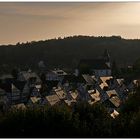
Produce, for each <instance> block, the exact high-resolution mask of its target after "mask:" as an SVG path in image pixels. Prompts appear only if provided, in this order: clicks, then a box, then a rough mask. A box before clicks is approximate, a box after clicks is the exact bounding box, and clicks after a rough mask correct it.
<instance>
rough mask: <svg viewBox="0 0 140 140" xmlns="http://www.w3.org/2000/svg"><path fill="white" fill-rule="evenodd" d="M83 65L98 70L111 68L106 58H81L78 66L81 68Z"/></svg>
mask: <svg viewBox="0 0 140 140" xmlns="http://www.w3.org/2000/svg"><path fill="white" fill-rule="evenodd" d="M82 65H87V66H88V67H89V68H91V69H97V70H100V69H110V68H109V67H108V65H107V64H106V62H105V60H104V59H83V60H80V63H79V66H78V67H79V68H80V67H82Z"/></svg>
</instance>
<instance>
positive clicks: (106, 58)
mask: <svg viewBox="0 0 140 140" xmlns="http://www.w3.org/2000/svg"><path fill="white" fill-rule="evenodd" d="M103 59H104V60H105V62H106V64H107V65H108V66H109V67H111V61H110V54H109V51H108V50H107V49H105V51H104V54H103Z"/></svg>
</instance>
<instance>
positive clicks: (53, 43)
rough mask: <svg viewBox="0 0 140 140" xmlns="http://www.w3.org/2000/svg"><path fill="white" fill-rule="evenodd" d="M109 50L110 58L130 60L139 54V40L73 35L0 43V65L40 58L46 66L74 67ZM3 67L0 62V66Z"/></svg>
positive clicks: (35, 62) (30, 62)
mask: <svg viewBox="0 0 140 140" xmlns="http://www.w3.org/2000/svg"><path fill="white" fill-rule="evenodd" d="M105 49H108V50H109V51H110V53H111V57H112V60H114V59H115V60H116V61H117V62H119V63H120V64H126V63H133V62H134V61H135V60H136V59H138V58H139V57H140V40H136V39H135V40H126V39H122V38H121V37H119V36H112V37H91V36H90V37H89V36H73V37H66V38H64V39H61V38H59V39H51V40H45V41H37V42H35V41H32V42H27V43H17V44H16V45H5V46H4V45H2V46H0V65H1V64H10V65H17V66H18V65H22V66H23V65H24V66H26V65H30V66H31V67H32V66H36V65H37V63H38V62H39V61H40V60H43V61H44V62H45V63H46V64H47V65H48V67H49V66H51V67H57V66H59V67H71V68H72V67H75V66H76V65H77V63H78V62H79V60H80V59H85V58H96V57H98V56H100V55H102V54H103V52H104V50H105ZM1 66H2V65H1Z"/></svg>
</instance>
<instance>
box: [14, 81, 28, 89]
mask: <svg viewBox="0 0 140 140" xmlns="http://www.w3.org/2000/svg"><path fill="white" fill-rule="evenodd" d="M13 84H14V86H15V87H16V88H17V89H19V90H20V91H22V90H23V89H24V86H25V84H26V82H25V81H16V80H15V81H13Z"/></svg>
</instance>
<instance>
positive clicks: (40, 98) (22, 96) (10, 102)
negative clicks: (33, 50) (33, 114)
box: [0, 69, 137, 118]
mask: <svg viewBox="0 0 140 140" xmlns="http://www.w3.org/2000/svg"><path fill="white" fill-rule="evenodd" d="M136 83H137V82H136V81H131V82H129V83H128V82H127V83H126V82H125V80H124V79H116V78H114V77H113V76H110V75H109V76H107V75H106V76H96V75H90V74H81V75H75V74H68V73H66V72H64V71H63V70H60V69H55V70H52V71H48V72H47V73H45V76H44V79H43V80H42V78H41V76H40V75H39V74H37V73H35V72H32V71H31V70H28V71H21V72H19V73H18V76H17V77H16V79H15V78H14V77H13V76H12V75H10V74H7V75H2V76H1V77H0V106H1V110H3V111H4V110H8V109H11V108H23V109H25V108H27V107H34V106H44V105H50V106H53V105H62V104H66V105H67V106H69V107H71V108H72V107H73V105H74V104H75V103H76V102H81V101H85V102H88V103H89V104H90V105H94V104H96V103H101V104H103V105H104V106H105V107H106V108H107V110H108V112H109V113H110V114H111V116H112V117H113V118H115V115H116V116H117V115H118V114H119V109H120V108H121V105H122V104H123V103H124V102H125V100H126V99H127V97H128V95H129V94H131V93H133V92H134V91H135V87H136V86H137V84H136Z"/></svg>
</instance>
